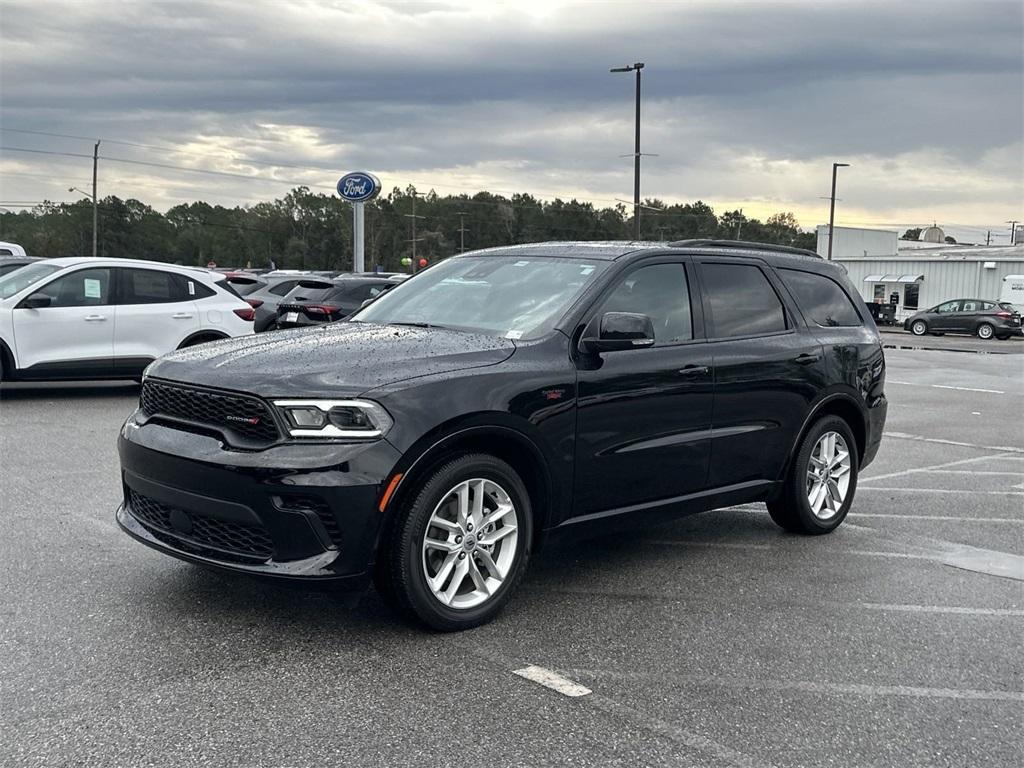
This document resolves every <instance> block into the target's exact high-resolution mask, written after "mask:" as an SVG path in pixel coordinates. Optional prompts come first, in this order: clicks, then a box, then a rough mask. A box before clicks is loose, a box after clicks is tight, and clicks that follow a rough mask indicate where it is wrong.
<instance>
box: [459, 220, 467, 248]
mask: <svg viewBox="0 0 1024 768" xmlns="http://www.w3.org/2000/svg"><path fill="white" fill-rule="evenodd" d="M467 232H469V230H468V229H466V214H465V213H464V212H463V211H459V253H465V252H466V233H467Z"/></svg>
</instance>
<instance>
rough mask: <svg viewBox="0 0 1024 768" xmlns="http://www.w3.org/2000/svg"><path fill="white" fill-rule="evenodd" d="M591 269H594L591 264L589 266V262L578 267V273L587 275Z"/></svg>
mask: <svg viewBox="0 0 1024 768" xmlns="http://www.w3.org/2000/svg"><path fill="white" fill-rule="evenodd" d="M593 271H594V268H593V267H592V266H590V265H589V264H584V265H583V266H582V267H580V274H581V275H589V274H590V273H591V272H593Z"/></svg>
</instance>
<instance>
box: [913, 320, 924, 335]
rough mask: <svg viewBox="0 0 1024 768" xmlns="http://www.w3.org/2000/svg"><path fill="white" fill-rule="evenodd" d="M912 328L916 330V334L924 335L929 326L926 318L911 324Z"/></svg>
mask: <svg viewBox="0 0 1024 768" xmlns="http://www.w3.org/2000/svg"><path fill="white" fill-rule="evenodd" d="M910 330H911V331H913V332H914V335H915V336H924V335H925V333H926V332H927V331H928V326H927V325H925V322H924V320H918V321H917V322H916V323H914V324H913V325H912V326H910Z"/></svg>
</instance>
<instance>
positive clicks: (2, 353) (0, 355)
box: [0, 339, 18, 379]
mask: <svg viewBox="0 0 1024 768" xmlns="http://www.w3.org/2000/svg"><path fill="white" fill-rule="evenodd" d="M0 368H2V369H3V372H4V376H6V377H7V378H8V379H11V378H14V375H15V374H16V373H17V372H18V365H17V362H16V361H15V359H14V351H13V350H12V349H11V348H10V346H8V344H7V342H6V341H4V340H3V339H0Z"/></svg>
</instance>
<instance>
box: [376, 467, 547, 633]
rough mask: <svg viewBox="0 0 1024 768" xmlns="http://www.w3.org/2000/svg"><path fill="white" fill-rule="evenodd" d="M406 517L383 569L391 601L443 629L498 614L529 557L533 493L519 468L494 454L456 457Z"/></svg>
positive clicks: (425, 484)
mask: <svg viewBox="0 0 1024 768" xmlns="http://www.w3.org/2000/svg"><path fill="white" fill-rule="evenodd" d="M399 514H400V517H399V518H398V520H397V521H396V522H395V525H394V526H393V527H392V531H391V536H390V537H389V540H388V542H387V543H386V547H385V551H384V552H382V553H381V555H382V558H381V564H380V567H379V568H378V569H377V581H378V589H379V590H380V591H381V593H382V594H383V595H384V596H385V597H386V602H389V603H391V604H393V605H394V607H396V608H397V609H398V610H399V612H401V613H402V614H404V615H405V616H406V617H408V618H411V619H414V620H416V621H419V622H422V623H423V624H426V625H427V626H429V627H431V628H433V629H436V630H439V631H442V632H455V631H460V630H464V629H470V628H472V627H476V626H479V625H481V624H485V623H487V622H488V621H490V620H491V619H493V618H494V617H495V616H496V615H497V614H498V612H499V611H500V610H501V609H502V607H504V605H505V603H507V602H508V600H509V598H510V597H511V595H512V592H513V591H514V589H515V587H516V585H517V584H518V583H519V581H520V579H521V578H522V576H523V573H524V572H525V571H526V565H527V562H528V561H529V558H530V541H531V538H532V534H533V525H532V512H531V506H530V497H529V493H528V492H527V490H526V486H525V485H524V483H523V481H522V479H521V478H520V477H519V475H518V474H517V473H516V471H515V470H514V469H513V468H512V467H511V466H509V465H508V464H507V463H505V462H504V461H502V460H500V459H498V458H496V457H494V456H490V455H487V454H467V455H463V456H458V457H455V458H453V459H451V460H449V461H446V462H445V463H443V464H440V465H438V466H436V467H435V468H434V469H432V470H431V471H430V472H429V474H428V475H427V477H425V478H424V479H423V480H422V481H421V482H420V484H419V486H418V488H417V489H416V490H415V491H414V493H413V496H412V502H411V503H410V504H409V505H408V507H407V508H405V509H404V510H401V511H400V512H399Z"/></svg>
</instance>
